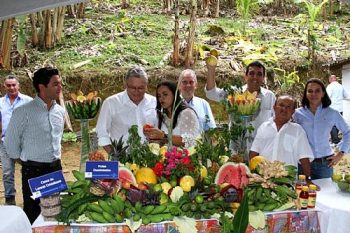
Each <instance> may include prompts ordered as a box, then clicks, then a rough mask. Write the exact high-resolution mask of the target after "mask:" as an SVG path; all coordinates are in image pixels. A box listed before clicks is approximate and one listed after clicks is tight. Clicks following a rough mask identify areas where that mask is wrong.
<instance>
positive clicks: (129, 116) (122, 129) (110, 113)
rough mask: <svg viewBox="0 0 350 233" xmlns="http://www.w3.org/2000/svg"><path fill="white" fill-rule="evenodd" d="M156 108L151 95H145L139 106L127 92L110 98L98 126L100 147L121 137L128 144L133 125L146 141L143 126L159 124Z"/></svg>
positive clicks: (104, 104) (100, 116)
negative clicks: (129, 131)
mask: <svg viewBox="0 0 350 233" xmlns="http://www.w3.org/2000/svg"><path fill="white" fill-rule="evenodd" d="M155 108H156V98H155V97H154V96H151V95H149V94H145V96H144V98H143V99H142V101H141V102H140V103H139V104H138V105H136V104H135V103H134V102H132V101H131V100H130V98H129V96H128V94H127V92H126V91H123V92H120V93H118V94H115V95H112V96H110V97H108V98H107V99H106V100H105V101H104V102H103V104H102V108H101V112H100V115H99V117H98V121H97V125H96V132H97V136H98V144H99V146H106V145H110V144H111V139H112V140H119V138H120V137H121V136H123V141H124V142H126V141H127V140H128V138H129V133H128V130H129V128H130V127H131V126H132V125H137V126H138V133H139V135H140V137H141V138H143V139H145V136H144V134H143V125H144V124H146V123H153V124H154V122H157V115H156V111H155Z"/></svg>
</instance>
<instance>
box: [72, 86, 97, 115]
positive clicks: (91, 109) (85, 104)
mask: <svg viewBox="0 0 350 233" xmlns="http://www.w3.org/2000/svg"><path fill="white" fill-rule="evenodd" d="M71 98H72V99H71V100H69V101H66V108H67V110H68V112H69V113H70V114H71V115H72V116H73V117H74V118H75V119H76V120H79V119H92V118H94V117H95V116H96V115H97V113H98V111H99V110H100V107H101V103H102V101H101V98H100V97H97V91H92V92H90V93H89V94H87V95H84V93H83V92H81V91H78V92H77V94H75V93H71Z"/></svg>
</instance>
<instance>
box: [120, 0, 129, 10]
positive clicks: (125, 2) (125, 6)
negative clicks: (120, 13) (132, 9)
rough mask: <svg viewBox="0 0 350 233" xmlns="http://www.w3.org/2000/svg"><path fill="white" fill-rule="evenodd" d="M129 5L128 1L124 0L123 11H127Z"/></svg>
mask: <svg viewBox="0 0 350 233" xmlns="http://www.w3.org/2000/svg"><path fill="white" fill-rule="evenodd" d="M128 6H129V4H128V1H127V0H122V6H121V7H122V9H126V8H128Z"/></svg>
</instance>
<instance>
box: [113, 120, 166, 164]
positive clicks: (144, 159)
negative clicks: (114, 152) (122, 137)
mask: <svg viewBox="0 0 350 233" xmlns="http://www.w3.org/2000/svg"><path fill="white" fill-rule="evenodd" d="M127 144H128V145H129V148H128V151H127V154H126V156H123V157H120V158H119V161H120V162H121V163H124V164H125V163H135V164H137V165H140V166H146V167H154V165H155V164H156V163H157V162H158V161H159V160H160V155H155V154H153V153H152V152H151V150H150V148H149V147H148V143H143V142H142V141H141V137H140V136H139V134H138V127H137V125H133V126H131V127H130V128H129V139H128V143H127Z"/></svg>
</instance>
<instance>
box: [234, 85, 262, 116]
mask: <svg viewBox="0 0 350 233" xmlns="http://www.w3.org/2000/svg"><path fill="white" fill-rule="evenodd" d="M228 102H229V104H230V105H231V107H233V108H234V109H235V111H236V112H237V113H238V114H240V115H243V116H250V115H255V114H256V113H257V112H258V110H259V108H260V102H261V101H260V99H259V98H257V92H253V93H250V92H249V91H248V90H246V91H244V92H243V93H241V92H239V91H236V92H235V93H234V94H231V95H229V96H228Z"/></svg>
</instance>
